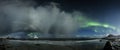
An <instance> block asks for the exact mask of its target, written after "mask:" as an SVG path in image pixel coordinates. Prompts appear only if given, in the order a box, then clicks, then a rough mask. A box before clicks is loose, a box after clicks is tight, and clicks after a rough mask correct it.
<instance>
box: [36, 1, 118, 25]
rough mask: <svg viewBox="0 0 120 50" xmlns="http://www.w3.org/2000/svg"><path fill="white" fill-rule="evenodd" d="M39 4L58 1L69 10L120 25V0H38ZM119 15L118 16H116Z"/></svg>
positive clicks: (64, 8)
mask: <svg viewBox="0 0 120 50" xmlns="http://www.w3.org/2000/svg"><path fill="white" fill-rule="evenodd" d="M36 1H37V3H38V4H40V5H41V4H45V3H48V2H56V3H58V4H59V6H58V7H59V8H61V9H62V10H65V11H67V12H72V11H80V12H82V13H84V14H86V16H87V17H88V18H92V19H93V20H96V21H99V22H104V23H110V24H112V25H115V26H119V25H118V24H117V23H118V22H119V16H118V15H119V13H120V1H119V0H36ZM116 15H117V16H116Z"/></svg>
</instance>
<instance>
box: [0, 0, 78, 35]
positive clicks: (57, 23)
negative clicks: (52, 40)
mask: <svg viewBox="0 0 120 50" xmlns="http://www.w3.org/2000/svg"><path fill="white" fill-rule="evenodd" d="M34 3H35V2H33V1H32V2H31V1H26V0H25V2H24V1H23V0H11V1H9V0H6V1H1V2H0V19H1V20H0V23H1V24H0V32H1V34H2V33H3V32H6V30H8V32H17V31H37V32H41V33H46V34H47V33H53V34H66V35H69V33H72V32H74V31H75V30H76V29H77V21H76V18H75V17H73V16H75V15H74V14H72V13H66V12H64V11H61V10H60V9H59V8H58V7H56V4H55V3H51V4H50V5H45V6H37V7H35V6H36V4H34Z"/></svg>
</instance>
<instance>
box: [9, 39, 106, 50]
mask: <svg viewBox="0 0 120 50" xmlns="http://www.w3.org/2000/svg"><path fill="white" fill-rule="evenodd" d="M105 42H106V41H102V42H100V41H99V40H86V41H47V40H46V41H40V40H39V41H29V40H24V41H23V40H9V42H8V43H7V45H9V48H7V50H16V49H17V50H102V49H103V47H104V45H105Z"/></svg>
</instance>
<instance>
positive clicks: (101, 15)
mask: <svg viewBox="0 0 120 50" xmlns="http://www.w3.org/2000/svg"><path fill="white" fill-rule="evenodd" d="M14 1H15V0H13V2H11V1H8V0H6V2H10V3H8V4H6V5H8V7H7V6H6V5H5V4H3V5H2V4H1V5H0V6H1V7H0V11H1V13H0V15H1V21H0V22H1V23H3V25H6V26H4V27H3V25H1V28H5V29H1V30H5V31H4V32H6V30H8V32H9V31H10V30H12V31H13V30H14V29H15V31H16V30H17V31H21V30H22V31H26V30H27V31H28V30H32V31H38V30H39V32H42V33H46V32H47V33H53V34H56V32H57V33H71V32H72V31H73V32H74V33H73V32H72V33H73V34H75V35H85V36H86V35H90V36H92V35H95V36H96V35H100V36H101V35H103V34H107V33H113V34H115V33H116V32H117V33H119V32H120V23H119V21H120V1H119V0H32V2H33V1H35V5H34V4H30V3H31V2H30V1H28V0H23V1H27V2H28V5H27V4H26V3H27V2H26V3H25V2H23V3H22V2H19V1H20V0H18V2H14ZM1 3H2V2H1ZM3 3H4V2H3ZM33 3H34V2H33ZM51 3H56V4H57V5H56V6H53V7H52V5H51ZM17 4H18V5H17ZM19 4H20V5H19ZM14 5H16V6H14ZM12 6H13V7H12ZM20 6H21V7H20ZM45 6H46V7H45ZM47 6H48V7H47ZM50 7H52V8H50ZM20 8H21V9H20ZM28 9H29V10H28ZM7 10H8V12H7ZM20 10H21V11H20ZM59 10H60V11H59ZM28 11H30V12H29V13H30V14H27V12H28ZM42 11H43V12H42ZM74 12H80V14H82V15H79V14H77V13H75V14H74ZM2 13H3V14H2ZM51 13H52V14H51ZM57 13H58V14H57ZM4 14H5V15H4ZM50 14H51V16H50ZM56 14H57V16H54V15H56ZM61 14H62V15H61ZM68 16H69V17H68ZM10 17H11V19H9V18H10ZM55 17H56V18H55ZM2 18H3V19H2ZM57 18H58V19H57ZM59 18H60V19H59ZM76 18H78V19H76ZM56 19H57V22H56ZM74 19H75V20H76V21H77V22H78V23H77V24H78V25H77V24H76V23H75V21H74ZM14 21H17V22H18V23H17V22H16V23H17V24H16V23H15V24H13V23H14ZM40 21H43V23H42V22H40ZM53 21H55V22H53ZM65 21H67V22H66V23H64V22H65ZM10 22H11V23H10ZM24 22H26V23H25V24H24ZM29 22H30V23H29ZM62 22H63V23H62ZM8 23H10V24H8ZM52 23H55V24H56V23H57V24H56V25H54V24H52ZM62 24H65V25H62ZM14 25H15V26H16V25H17V26H16V27H14ZM31 25H32V26H31ZM52 25H53V26H52ZM47 26H48V27H47ZM75 26H78V27H75ZM9 27H10V28H9ZM12 27H13V28H12ZM62 27H63V28H62ZM8 28H9V29H8ZM49 28H50V29H49ZM56 28H57V29H56ZM74 28H75V30H76V29H77V30H76V32H75V31H74V30H73V29H74ZM70 29H71V30H72V31H71V30H70ZM65 31H66V32H65ZM67 31H68V32H67ZM106 31H107V32H106ZM13 32H14V31H13Z"/></svg>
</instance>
